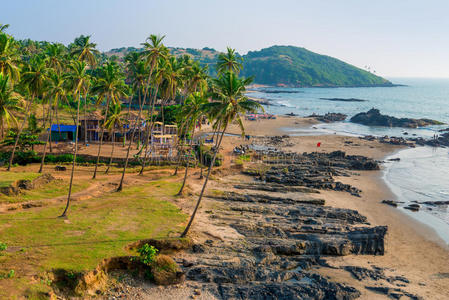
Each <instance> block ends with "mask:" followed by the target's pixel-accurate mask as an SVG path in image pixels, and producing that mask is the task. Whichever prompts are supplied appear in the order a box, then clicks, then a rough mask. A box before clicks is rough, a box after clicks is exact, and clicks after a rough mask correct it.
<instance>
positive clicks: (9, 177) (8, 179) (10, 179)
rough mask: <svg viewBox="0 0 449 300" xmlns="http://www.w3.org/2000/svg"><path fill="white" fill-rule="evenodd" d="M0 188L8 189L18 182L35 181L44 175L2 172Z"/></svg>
mask: <svg viewBox="0 0 449 300" xmlns="http://www.w3.org/2000/svg"><path fill="white" fill-rule="evenodd" d="M0 174H1V176H0V188H2V187H8V186H10V185H11V184H12V183H14V182H16V181H18V180H33V179H35V178H37V177H39V176H40V175H42V174H39V173H34V172H11V171H10V172H6V171H5V172H0Z"/></svg>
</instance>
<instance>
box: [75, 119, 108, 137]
mask: <svg viewBox="0 0 449 300" xmlns="http://www.w3.org/2000/svg"><path fill="white" fill-rule="evenodd" d="M101 120H103V117H102V116H101V114H100V113H98V112H91V113H89V114H87V116H83V117H81V118H80V128H81V130H80V133H79V134H78V137H79V138H80V139H81V140H84V137H85V136H87V140H88V141H89V142H92V141H98V140H99V138H100V131H101V129H100V121H101Z"/></svg>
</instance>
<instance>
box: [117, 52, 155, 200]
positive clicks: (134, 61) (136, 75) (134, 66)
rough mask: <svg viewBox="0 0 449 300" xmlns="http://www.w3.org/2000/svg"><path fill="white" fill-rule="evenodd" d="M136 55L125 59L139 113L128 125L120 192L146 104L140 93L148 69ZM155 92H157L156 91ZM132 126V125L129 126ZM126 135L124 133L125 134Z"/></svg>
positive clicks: (142, 89)
mask: <svg viewBox="0 0 449 300" xmlns="http://www.w3.org/2000/svg"><path fill="white" fill-rule="evenodd" d="M138 59H139V58H138V57H135V56H134V58H130V57H128V58H127V59H126V61H127V63H128V64H127V69H128V72H129V75H130V77H131V82H132V86H133V89H134V91H135V92H136V93H137V95H138V98H139V113H138V115H137V117H136V119H135V121H134V124H131V123H130V124H129V125H130V127H129V128H130V129H131V128H132V129H131V136H130V139H129V143H128V149H127V150H126V158H125V164H124V165H123V171H122V177H121V179H120V184H119V186H118V188H117V192H120V191H121V190H122V189H123V180H124V179H125V173H126V168H127V167H128V162H129V153H130V151H131V145H132V143H133V141H134V136H135V134H136V131H137V130H138V131H139V134H140V128H141V123H142V121H141V120H142V110H143V107H144V106H145V104H146V97H145V96H144V97H143V102H142V100H141V98H142V93H145V92H144V90H145V81H146V79H147V78H148V76H149V69H148V68H147V67H146V64H145V62H142V61H139V60H138ZM156 93H157V92H156ZM131 126H132V127H131ZM125 136H126V134H125ZM139 141H140V137H139Z"/></svg>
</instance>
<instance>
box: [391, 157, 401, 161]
mask: <svg viewBox="0 0 449 300" xmlns="http://www.w3.org/2000/svg"><path fill="white" fill-rule="evenodd" d="M400 160H401V159H400V158H399V157H397V158H390V159H388V161H400Z"/></svg>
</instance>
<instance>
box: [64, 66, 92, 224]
mask: <svg viewBox="0 0 449 300" xmlns="http://www.w3.org/2000/svg"><path fill="white" fill-rule="evenodd" d="M69 67H70V70H71V72H70V73H69V74H67V75H66V79H67V81H68V82H69V83H70V86H71V88H72V90H73V94H74V95H78V101H77V102H78V103H77V109H76V120H75V126H76V131H75V153H74V154H73V162H72V171H71V173H70V183H69V192H68V193H67V202H66V206H65V209H64V211H63V213H62V214H61V215H60V216H59V217H65V216H67V211H68V209H69V205H70V196H71V195H72V186H73V174H74V172H75V163H76V156H77V154H78V132H79V121H80V103H81V89H82V86H83V81H84V79H83V76H84V74H85V73H86V64H85V63H84V62H81V61H73V62H72V63H71V64H70V66H69Z"/></svg>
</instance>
